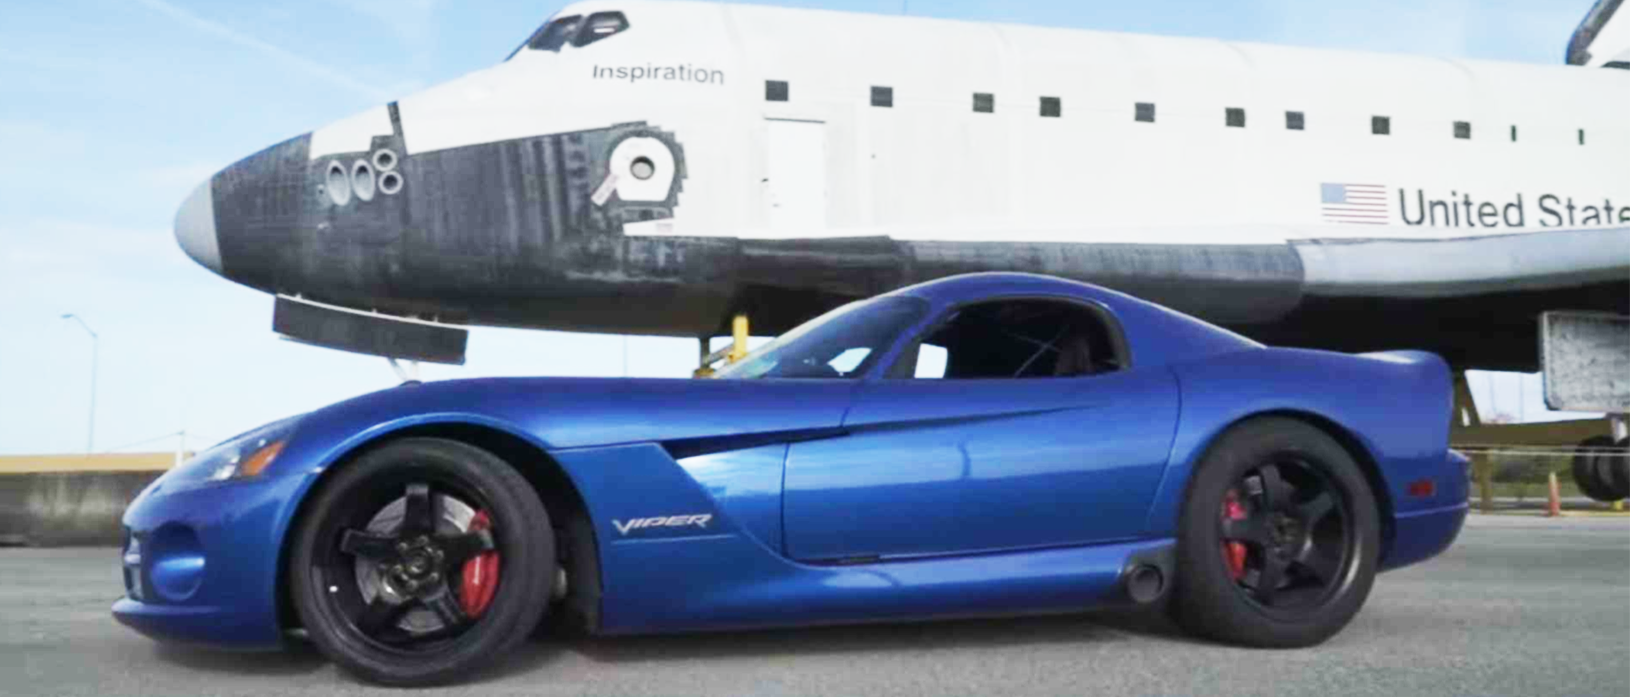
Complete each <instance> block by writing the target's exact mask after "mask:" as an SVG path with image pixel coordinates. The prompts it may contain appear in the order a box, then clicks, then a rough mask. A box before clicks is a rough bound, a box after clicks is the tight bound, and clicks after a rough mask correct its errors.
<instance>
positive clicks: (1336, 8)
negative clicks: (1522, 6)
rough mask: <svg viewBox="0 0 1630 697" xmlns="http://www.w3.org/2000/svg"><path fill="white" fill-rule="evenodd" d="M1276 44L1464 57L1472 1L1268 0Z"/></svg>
mask: <svg viewBox="0 0 1630 697" xmlns="http://www.w3.org/2000/svg"><path fill="white" fill-rule="evenodd" d="M1263 5H1264V6H1265V10H1266V11H1264V12H1261V13H1259V14H1258V16H1260V17H1263V18H1276V19H1277V24H1278V26H1277V28H1275V27H1263V29H1264V32H1263V33H1264V36H1265V37H1266V38H1267V40H1268V41H1270V42H1273V43H1285V44H1290V45H1295V46H1316V47H1322V48H1343V49H1357V50H1364V51H1383V52H1389V53H1411V54H1424V55H1432V56H1446V57H1458V56H1465V55H1466V52H1467V37H1468V33H1469V32H1468V28H1469V25H1470V24H1471V19H1472V3H1471V0H1375V1H1372V2H1357V3H1355V2H1311V3H1310V2H1298V1H1295V0H1265V1H1264V2H1263Z"/></svg>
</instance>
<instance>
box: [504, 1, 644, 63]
mask: <svg viewBox="0 0 1630 697" xmlns="http://www.w3.org/2000/svg"><path fill="white" fill-rule="evenodd" d="M626 29H628V17H627V16H625V15H623V13H621V12H596V13H594V14H591V15H589V16H588V19H586V20H585V19H584V18H583V15H570V16H567V17H551V18H550V19H549V21H547V22H544V23H543V26H541V27H538V30H537V31H535V32H533V33H532V36H531V37H528V38H527V40H526V43H523V44H521V45H520V46H519V47H517V48H516V49H515V50H514V51H512V52H510V54H509V57H508V58H505V59H504V60H509V59H510V58H514V57H515V54H517V53H520V52H521V51H523V50H526V49H533V50H536V51H553V52H555V53H559V52H560V49H561V47H563V46H565V45H566V44H571V45H573V46H576V47H578V48H582V47H584V46H587V45H589V44H592V43H594V42H596V41H599V40H601V39H604V38H606V37H608V36H611V35H613V34H621V33H622V32H623V31H624V30H626Z"/></svg>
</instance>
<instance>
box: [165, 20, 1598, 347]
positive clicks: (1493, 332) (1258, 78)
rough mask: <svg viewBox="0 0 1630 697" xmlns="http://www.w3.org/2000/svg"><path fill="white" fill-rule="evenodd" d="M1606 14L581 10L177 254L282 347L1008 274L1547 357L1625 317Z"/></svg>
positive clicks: (648, 317)
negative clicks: (1549, 48)
mask: <svg viewBox="0 0 1630 697" xmlns="http://www.w3.org/2000/svg"><path fill="white" fill-rule="evenodd" d="M1617 6H1618V2H1617V1H1616V0H1602V2H1601V3H1598V6H1597V11H1596V14H1597V15H1602V14H1605V15H1606V16H1601V17H1598V18H1597V20H1590V19H1589V18H1587V24H1588V23H1589V22H1590V21H1596V24H1595V29H1593V30H1592V31H1591V32H1590V33H1589V36H1588V37H1586V39H1587V40H1583V41H1582V40H1581V39H1580V38H1579V36H1576V37H1575V40H1574V42H1573V44H1572V45H1570V59H1571V58H1574V57H1577V56H1580V55H1588V56H1591V57H1590V58H1587V59H1586V60H1587V61H1592V60H1593V61H1595V63H1592V65H1597V66H1600V67H1586V66H1585V65H1560V64H1559V65H1555V66H1547V65H1525V64H1511V63H1498V62H1487V61H1472V60H1449V59H1442V58H1423V57H1410V56H1401V55H1386V54H1373V53H1359V52H1349V51H1334V50H1318V49H1307V48H1288V47H1281V46H1270V45H1261V44H1252V43H1238V42H1227V41H1216V40H1205V39H1192V38H1173V37H1159V36H1143V35H1135V34H1121V33H1108V32H1099V31H1083V30H1074V29H1055V28H1046V27H1033V26H1016V25H1005V24H990V23H978V22H963V21H946V20H938V19H928V18H921V17H905V16H880V15H867V14H852V13H841V12H830V11H820V10H805V9H787V8H776V7H761V6H752V5H731V4H712V3H695V2H648V1H643V0H590V1H588V2H579V3H572V4H570V5H568V6H566V7H565V8H564V9H562V10H560V11H559V12H558V13H556V14H555V15H554V16H552V17H550V18H549V19H548V20H547V21H545V22H544V23H543V24H542V26H540V27H539V28H538V29H537V30H536V31H535V32H534V33H533V34H531V35H530V36H529V37H528V38H527V39H526V41H525V42H524V43H522V44H521V45H520V46H519V47H518V48H516V49H515V50H514V51H513V52H512V53H511V54H509V55H508V57H507V58H506V59H504V60H503V61H501V62H499V63H497V64H496V65H493V66H492V67H490V68H487V69H484V70H481V71H478V72H475V73H473V74H470V75H466V76H464V77H461V78H458V79H455V80H453V81H451V82H447V83H445V84H441V85H437V86H434V87H431V88H429V89H426V90H424V91H422V92H419V93H416V94H409V95H403V96H402V97H401V98H400V99H398V100H396V101H393V102H390V103H388V104H382V105H379V106H377V107H375V108H372V109H369V110H367V111H364V112H362V113H359V114H356V115H353V116H351V117H348V118H345V119H342V120H340V121H337V122H334V123H331V124H328V125H326V126H322V127H320V128H317V129H316V130H313V131H311V132H309V133H305V134H302V135H299V136H296V137H294V138H291V139H289V140H286V141H284V142H281V143H277V144H275V145H272V146H270V147H268V148H266V149H265V150H262V151H260V152H258V153H255V154H252V155H250V156H248V157H246V158H244V159H242V160H241V161H239V162H237V163H235V164H233V165H231V166H229V167H227V168H226V169H224V170H222V171H221V172H219V173H217V174H215V175H214V176H212V177H211V178H210V179H209V180H208V181H206V182H204V183H203V184H202V185H200V186H199V187H198V188H197V190H196V191H194V192H193V193H192V194H191V195H190V196H189V197H188V198H187V199H186V201H185V202H184V203H183V205H182V207H181V209H180V211H179V212H178V214H177V218H176V224H175V234H176V237H177V239H178V241H179V243H180V245H181V247H182V248H183V249H184V250H185V251H186V253H187V254H188V255H190V256H191V257H192V258H193V259H194V260H196V261H197V262H198V263H199V264H202V265H203V266H205V267H207V268H209V269H210V270H212V271H214V272H215V273H217V274H219V275H221V276H223V277H225V278H227V279H230V280H232V281H235V282H237V283H241V284H244V285H247V286H250V287H253V288H257V289H260V290H262V291H264V292H266V293H269V294H273V295H275V296H276V298H277V300H276V302H275V307H274V311H273V328H274V330H275V331H277V332H278V333H280V334H282V335H284V336H286V337H289V338H293V339H296V340H299V341H305V342H309V343H314V344H317V345H321V346H328V347H333V348H338V349H343V350H349V351H358V352H363V353H371V354H377V355H383V356H392V357H400V358H413V359H418V360H429V361H442V362H450V363H458V362H461V361H462V360H463V356H464V349H465V344H466V332H465V327H466V326H469V325H490V326H506V327H529V328H540V329H553V330H568V331H589V332H610V333H625V334H648V335H670V336H688V337H707V336H710V335H714V334H719V333H728V329H727V327H728V326H729V323H730V321H731V318H732V317H735V316H738V315H744V316H747V317H750V318H751V320H752V322H753V330H754V333H755V334H774V333H779V332H781V331H785V330H786V329H788V328H790V327H792V326H794V325H796V324H797V323H799V322H801V321H803V320H805V319H808V318H809V317H812V316H814V315H816V314H818V313H820V312H821V311H824V310H826V309H829V308H831V307H834V306H836V305H838V304H841V303H843V302H846V301H849V300H852V299H854V298H859V297H864V296H868V295H872V294H876V293H880V292H884V291H888V290H891V289H893V288H897V287H900V286H903V285H907V284H911V283H916V282H919V281H924V280H928V279H933V278H937V277H942V276H947V275H952V274H960V273H967V272H979V271H1025V272H1037V273H1045V274H1051V275H1056V276H1062V277H1066V278H1072V279H1078V280H1083V281H1088V282H1092V283H1096V284H1099V285H1103V286H1107V287H1110V288H1114V289H1117V290H1121V291H1124V292H1128V293H1131V294H1134V295H1137V296H1140V297H1143V298H1145V299H1148V300H1151V301H1154V302H1158V303H1161V304H1164V305H1166V306H1169V307H1171V308H1174V309H1176V310H1179V311H1182V312H1185V313H1188V314H1191V315H1194V316H1197V317H1200V318H1202V319H1205V320H1209V321H1211V322H1214V323H1218V324H1221V325H1224V326H1227V327H1230V328H1232V329H1234V330H1236V331H1239V332H1241V333H1243V334H1245V335H1248V336H1250V337H1252V338H1255V339H1258V340H1260V341H1264V342H1270V343H1276V344H1283V345H1294V346H1306V347H1314V348H1328V349H1335V350H1342V351H1370V350H1380V349H1390V348H1398V347H1410V348H1419V349H1426V350H1431V351H1435V352H1437V353H1439V354H1440V355H1443V356H1444V357H1445V358H1446V359H1448V360H1449V361H1450V362H1451V364H1453V365H1454V366H1456V367H1457V368H1481V369H1495V370H1502V369H1504V370H1534V369H1535V366H1536V365H1537V363H1538V361H1539V356H1538V353H1539V350H1538V341H1537V338H1536V337H1537V332H1538V331H1539V329H1538V322H1537V318H1538V317H1539V316H1540V314H1541V313H1543V312H1546V311H1550V310H1590V311H1597V312H1605V313H1611V314H1614V315H1625V314H1630V158H1627V153H1630V70H1620V69H1614V68H1622V67H1626V64H1625V63H1623V62H1622V61H1616V60H1613V59H1615V58H1616V57H1623V56H1619V55H1617V54H1615V55H1614V56H1607V55H1596V53H1597V52H1596V51H1592V50H1591V48H1592V46H1593V44H1595V43H1596V42H1599V41H1600V40H1602V38H1611V36H1610V32H1608V31H1607V30H1608V29H1612V30H1613V31H1616V32H1621V33H1622V32H1624V31H1626V29H1627V26H1626V24H1625V23H1626V22H1630V20H1620V22H1619V23H1618V24H1611V16H1612V14H1613V12H1612V10H1613V9H1615V8H1616V7H1617ZM1604 9H1605V13H1604V12H1602V10H1604ZM1584 29H1585V27H1582V28H1581V32H1582V33H1583V32H1584Z"/></svg>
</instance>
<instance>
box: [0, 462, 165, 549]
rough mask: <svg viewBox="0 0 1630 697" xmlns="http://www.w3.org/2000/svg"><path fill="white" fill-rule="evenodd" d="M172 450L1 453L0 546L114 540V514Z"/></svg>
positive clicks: (118, 533) (117, 528) (117, 530)
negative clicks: (64, 453) (103, 452)
mask: <svg viewBox="0 0 1630 697" xmlns="http://www.w3.org/2000/svg"><path fill="white" fill-rule="evenodd" d="M174 462H175V454H174V453H129V454H106V455H90V456H84V455H19V456H3V457H0V545H34V546H41V547H54V546H68V545H117V544H120V543H121V542H123V537H124V529H123V526H121V525H120V523H119V518H120V517H121V516H123V515H124V510H125V508H126V507H128V506H129V505H130V502H131V501H132V500H134V499H135V498H136V495H137V494H140V493H141V490H142V489H144V488H146V487H147V485H148V484H149V483H150V482H152V481H153V480H154V479H157V478H158V477H159V475H161V474H164V471H165V470H166V469H168V468H169V466H170V465H171V464H173V463H174Z"/></svg>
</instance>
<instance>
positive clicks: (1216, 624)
mask: <svg viewBox="0 0 1630 697" xmlns="http://www.w3.org/2000/svg"><path fill="white" fill-rule="evenodd" d="M1379 551H1380V520H1379V514H1378V512H1377V508H1376V503H1375V498H1374V495H1373V494H1371V492H1370V488H1369V485H1368V484H1367V483H1366V481H1365V478H1364V474H1363V472H1362V471H1361V470H1360V469H1359V467H1358V464H1357V463H1356V462H1354V461H1353V458H1352V456H1351V455H1349V454H1348V453H1347V451H1346V449H1344V448H1343V447H1342V446H1341V444H1339V443H1337V442H1336V441H1335V440H1334V439H1332V438H1331V437H1330V436H1329V435H1327V434H1325V433H1324V432H1323V431H1321V430H1319V429H1318V428H1316V427H1314V426H1312V425H1310V424H1307V423H1305V422H1302V421H1297V420H1294V419H1287V418H1261V419H1256V420H1252V421H1248V422H1245V423H1243V424H1240V425H1239V426H1236V427H1234V428H1233V429H1231V430H1229V431H1228V432H1227V433H1225V434H1223V435H1222V436H1221V437H1220V438H1219V439H1218V441H1217V443H1216V444H1215V445H1214V446H1213V447H1212V448H1211V449H1210V451H1209V452H1208V453H1207V454H1206V456H1205V457H1204V459H1203V460H1202V461H1201V462H1200V463H1199V465H1198V466H1197V467H1196V470H1195V473H1194V478H1193V480H1192V481H1191V483H1190V488H1189V492H1188V499H1187V500H1186V501H1185V502H1184V508H1183V518H1182V523H1181V529H1180V531H1179V539H1178V563H1179V566H1178V573H1177V579H1176V582H1177V586H1176V588H1175V594H1174V596H1173V602H1172V605H1171V609H1172V612H1173V614H1174V616H1175V618H1176V619H1177V621H1178V623H1179V624H1181V625H1182V626H1183V627H1184V628H1186V629H1188V630H1189V631H1191V632H1193V633H1195V634H1199V635H1201V636H1206V637H1210V638H1212V639H1217V640H1220V641H1226V642H1230V643H1237V644H1244V645H1248V646H1261V647H1276V648H1289V647H1301V646H1311V645H1314V644H1318V643H1320V642H1322V641H1324V640H1325V639H1328V638H1329V637H1331V636H1332V635H1334V634H1335V633H1336V632H1339V631H1341V629H1342V628H1343V627H1345V626H1346V625H1347V623H1348V622H1349V621H1350V620H1352V618H1353V616H1354V615H1356V614H1357V613H1358V610H1359V608H1360V607H1362V606H1363V604H1364V600H1365V598H1367V597H1368V596H1369V592H1370V587H1371V585H1372V584H1373V583H1374V580H1375V573H1376V565H1377V558H1378V555H1379Z"/></svg>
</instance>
